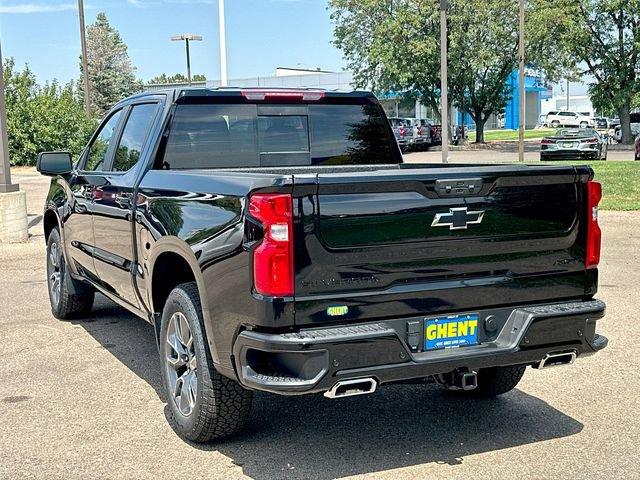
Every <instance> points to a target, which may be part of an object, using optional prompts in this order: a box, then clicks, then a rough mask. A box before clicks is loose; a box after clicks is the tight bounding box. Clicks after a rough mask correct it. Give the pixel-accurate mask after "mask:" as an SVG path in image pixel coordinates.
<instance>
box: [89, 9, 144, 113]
mask: <svg viewBox="0 0 640 480" xmlns="http://www.w3.org/2000/svg"><path fill="white" fill-rule="evenodd" d="M80 60H81V61H80V82H79V85H81V86H82V85H83V82H82V80H83V75H84V72H83V68H82V58H81V59H80ZM87 60H88V70H89V91H90V99H91V107H92V109H93V111H94V112H95V113H98V114H102V113H104V112H105V111H106V110H108V109H109V108H110V107H111V106H112V105H113V104H114V103H116V102H118V101H119V100H121V99H123V98H124V97H127V96H129V95H131V94H133V93H136V92H138V91H140V90H141V89H142V82H140V81H139V80H137V79H136V77H135V74H134V72H135V70H136V68H135V67H134V66H133V64H132V63H131V59H130V58H129V54H128V53H127V45H126V44H125V43H124V42H123V41H122V38H121V37H120V33H118V31H117V30H116V29H115V28H113V27H112V26H111V25H110V24H109V20H108V19H107V16H106V15H105V13H104V12H100V13H98V15H97V17H96V21H95V23H93V24H92V25H89V27H87Z"/></svg>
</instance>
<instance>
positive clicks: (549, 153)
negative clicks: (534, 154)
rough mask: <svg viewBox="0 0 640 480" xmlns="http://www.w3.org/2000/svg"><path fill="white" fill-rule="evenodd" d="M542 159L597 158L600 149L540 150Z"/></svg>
mask: <svg viewBox="0 0 640 480" xmlns="http://www.w3.org/2000/svg"><path fill="white" fill-rule="evenodd" d="M540 156H541V157H542V158H551V159H559V158H570V159H573V158H595V157H597V156H598V147H594V148H557V149H556V148H547V149H542V150H540Z"/></svg>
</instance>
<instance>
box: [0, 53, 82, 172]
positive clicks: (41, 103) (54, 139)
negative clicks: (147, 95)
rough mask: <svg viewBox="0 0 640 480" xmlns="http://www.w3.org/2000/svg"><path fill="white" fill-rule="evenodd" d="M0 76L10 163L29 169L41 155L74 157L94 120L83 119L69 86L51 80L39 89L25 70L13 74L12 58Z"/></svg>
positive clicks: (79, 100)
mask: <svg viewBox="0 0 640 480" xmlns="http://www.w3.org/2000/svg"><path fill="white" fill-rule="evenodd" d="M3 75H4V81H5V101H6V105H7V130H8V134H9V151H10V158H11V162H12V163H13V164H16V165H33V164H34V163H35V159H36V155H37V154H38V153H39V152H42V151H52V150H68V151H70V152H71V153H72V154H73V155H78V154H79V153H80V151H81V150H82V148H83V147H84V145H85V144H86V142H87V140H88V137H89V136H90V135H91V132H92V131H93V130H94V128H95V120H94V119H92V118H87V117H86V116H85V114H84V110H83V106H82V101H81V99H80V97H79V94H78V92H77V91H76V90H75V89H74V85H73V83H68V84H67V85H64V86H60V85H59V84H58V83H57V82H56V81H55V80H54V81H53V82H51V83H47V84H45V85H43V86H40V85H38V84H37V82H36V78H35V75H34V74H33V72H31V70H30V69H29V67H25V68H24V69H23V70H22V71H17V70H16V69H15V62H14V60H13V59H12V58H7V59H5V61H4V65H3Z"/></svg>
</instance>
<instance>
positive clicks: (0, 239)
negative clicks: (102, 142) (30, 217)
mask: <svg viewBox="0 0 640 480" xmlns="http://www.w3.org/2000/svg"><path fill="white" fill-rule="evenodd" d="M2 65H4V64H3V63H2V47H1V46H0V66H2ZM28 231H29V230H28V226H27V194H26V193H25V191H24V190H20V189H19V188H18V184H17V183H11V165H10V164H9V138H8V136H7V109H6V104H5V101H4V75H3V70H2V69H1V68H0V243H16V242H26V241H27V240H28V239H29V235H28Z"/></svg>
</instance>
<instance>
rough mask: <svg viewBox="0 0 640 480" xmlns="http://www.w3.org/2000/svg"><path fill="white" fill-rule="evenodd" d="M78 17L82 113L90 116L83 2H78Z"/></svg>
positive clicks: (81, 0)
mask: <svg viewBox="0 0 640 480" xmlns="http://www.w3.org/2000/svg"><path fill="white" fill-rule="evenodd" d="M78 17H79V18H80V47H81V48H82V73H83V75H82V80H83V90H84V112H85V113H86V114H87V116H90V115H91V101H90V100H89V60H88V58H87V36H86V33H87V31H86V27H85V24H84V2H83V0H78Z"/></svg>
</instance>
